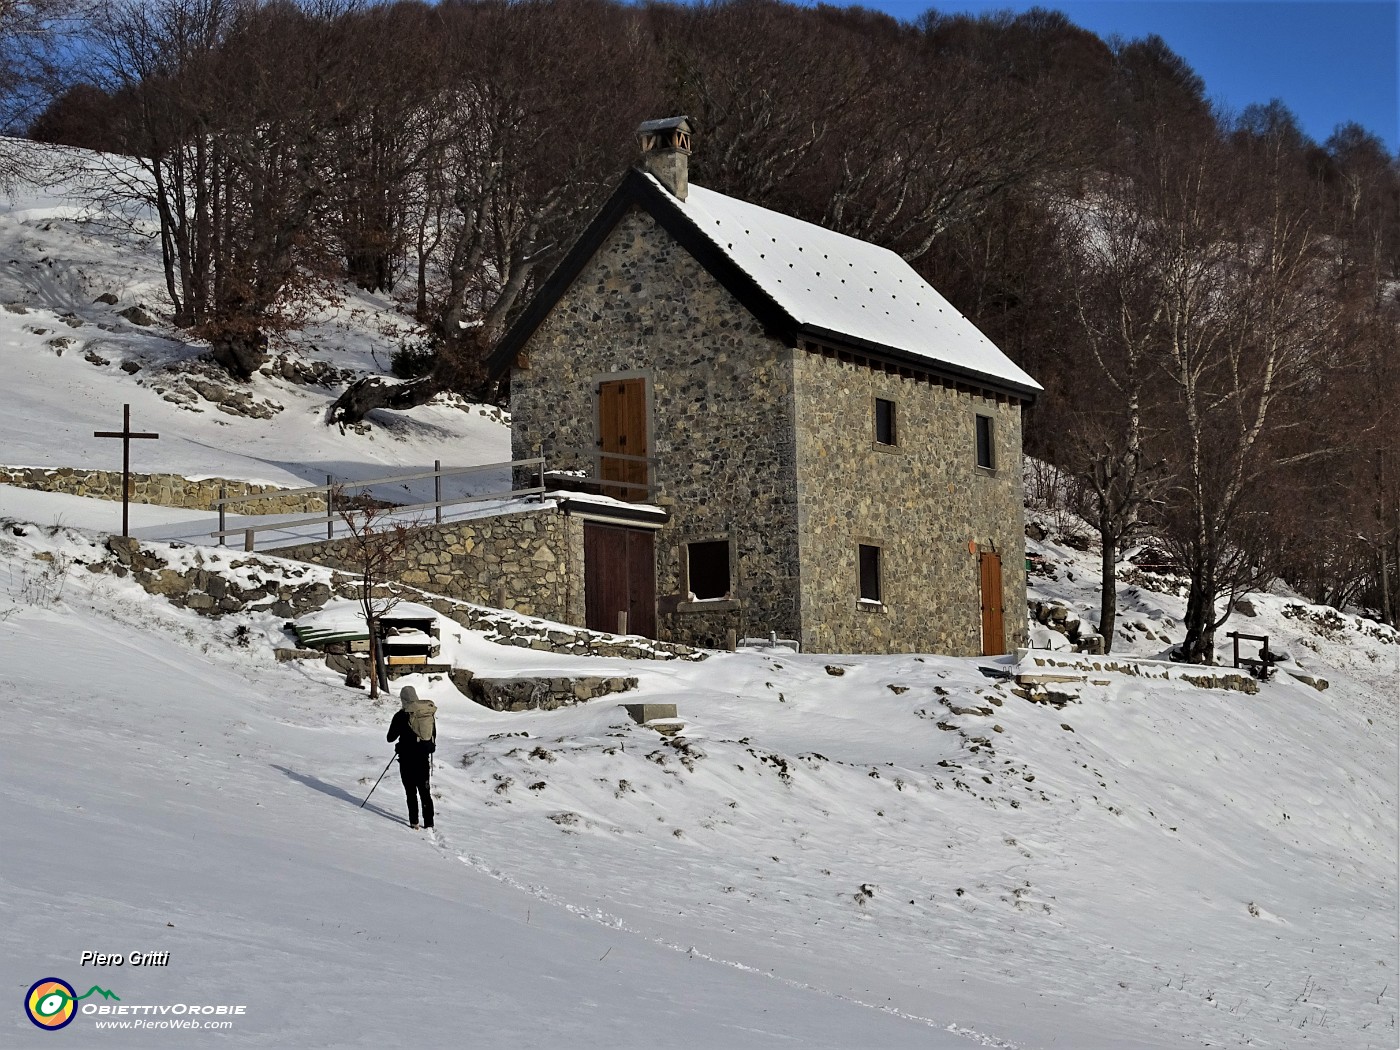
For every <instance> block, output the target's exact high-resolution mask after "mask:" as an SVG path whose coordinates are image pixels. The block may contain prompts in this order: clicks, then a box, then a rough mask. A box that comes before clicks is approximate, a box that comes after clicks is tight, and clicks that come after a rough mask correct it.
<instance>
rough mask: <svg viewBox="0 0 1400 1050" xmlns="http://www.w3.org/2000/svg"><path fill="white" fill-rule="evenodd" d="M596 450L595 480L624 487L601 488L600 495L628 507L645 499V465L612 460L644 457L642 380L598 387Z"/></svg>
mask: <svg viewBox="0 0 1400 1050" xmlns="http://www.w3.org/2000/svg"><path fill="white" fill-rule="evenodd" d="M598 449H599V451H600V452H602V453H603V455H602V456H601V457H600V462H599V465H598V476H599V478H601V479H602V480H603V481H621V482H626V483H627V484H626V485H604V486H603V495H605V496H612V497H613V498H614V499H623V500H628V501H629V502H632V503H637V502H640V501H642V500H645V499H647V498H648V496H649V493H648V491H647V479H648V472H647V463H646V461H645V460H640V459H620V458H616V457H617V456H629V457H630V456H645V455H647V387H646V380H645V379H618V380H609V381H608V382H606V383H603V384H601V385H600V386H599V387H598ZM609 453H613V454H614V455H609Z"/></svg>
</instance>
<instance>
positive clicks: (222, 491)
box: [219, 484, 228, 547]
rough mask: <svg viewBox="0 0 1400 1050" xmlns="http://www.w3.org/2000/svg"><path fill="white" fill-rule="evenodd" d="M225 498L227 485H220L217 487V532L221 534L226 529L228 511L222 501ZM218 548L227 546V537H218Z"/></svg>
mask: <svg viewBox="0 0 1400 1050" xmlns="http://www.w3.org/2000/svg"><path fill="white" fill-rule="evenodd" d="M227 497H228V486H227V485H224V484H220V485H219V531H220V532H223V531H224V529H226V528H227V527H228V521H227V514H226V511H227V510H228V508H227V507H225V506H224V500H225V499H226V498H227ZM219 546H220V547H226V546H228V537H227V536H220V537H219Z"/></svg>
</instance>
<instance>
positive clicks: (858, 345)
mask: <svg viewBox="0 0 1400 1050" xmlns="http://www.w3.org/2000/svg"><path fill="white" fill-rule="evenodd" d="M795 334H796V336H797V338H798V339H799V340H810V341H811V342H814V343H819V344H821V345H823V346H827V347H830V348H831V349H832V350H834V351H836V352H838V353H840V352H843V351H844V352H846V353H851V354H856V355H859V356H862V357H866V358H869V359H870V360H871V361H874V362H879V363H880V364H882V365H889V366H892V367H894V368H896V369H909V370H911V371H914V372H917V373H921V374H923V375H928V376H933V377H935V378H937V379H946V380H948V381H949V382H951V383H955V384H961V385H966V386H969V387H976V388H977V389H979V390H983V391H985V392H987V393H989V394H991V395H992V396H994V397H995V396H1000V397H1008V398H1013V399H1015V400H1016V401H1019V402H1021V403H1022V404H1025V405H1032V404H1034V403H1035V399H1036V395H1037V394H1039V393H1040V391H1039V390H1036V389H1035V388H1034V387H1028V386H1023V385H1022V384H1020V383H1013V382H1011V381H1009V380H1005V379H998V378H996V377H994V376H989V375H986V374H985V373H982V372H976V371H973V370H972V369H969V368H959V367H958V366H957V365H952V364H948V363H947V362H944V361H935V360H933V359H932V358H928V357H923V356H921V355H919V354H911V353H909V352H907V351H904V350H898V349H896V348H895V347H892V346H886V345H884V344H883V343H875V342H871V341H869V340H866V339H858V338H854V337H852V336H849V335H845V334H843V333H841V332H833V331H831V330H830V329H826V328H814V327H812V326H811V325H799V326H798V327H797V330H796V333H795Z"/></svg>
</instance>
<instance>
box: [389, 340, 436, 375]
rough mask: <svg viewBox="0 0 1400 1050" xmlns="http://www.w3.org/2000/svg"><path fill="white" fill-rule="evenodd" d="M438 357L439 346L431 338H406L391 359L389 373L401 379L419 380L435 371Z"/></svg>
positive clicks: (400, 342) (401, 341)
mask: <svg viewBox="0 0 1400 1050" xmlns="http://www.w3.org/2000/svg"><path fill="white" fill-rule="evenodd" d="M437 355H438V351H437V344H436V343H435V341H434V340H433V339H431V338H430V337H427V336H418V337H405V338H404V339H402V340H400V341H399V345H398V349H396V350H395V351H394V353H393V355H392V356H391V357H390V358H389V371H391V372H393V373H394V375H396V376H397V377H398V378H400V379H419V378H421V377H423V376H425V375H427V374H428V373H429V372H431V371H432V370H433V366H434V364H436V362H437Z"/></svg>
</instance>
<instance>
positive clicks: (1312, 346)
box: [1139, 134, 1333, 662]
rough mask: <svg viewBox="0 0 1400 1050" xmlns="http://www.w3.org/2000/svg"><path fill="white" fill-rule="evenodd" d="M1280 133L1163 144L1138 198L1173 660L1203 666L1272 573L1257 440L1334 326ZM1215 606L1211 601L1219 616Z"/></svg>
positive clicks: (1266, 461)
mask: <svg viewBox="0 0 1400 1050" xmlns="http://www.w3.org/2000/svg"><path fill="white" fill-rule="evenodd" d="M1284 145H1285V143H1284V142H1283V140H1282V139H1281V138H1280V137H1277V136H1271V135H1267V134H1265V135H1257V134H1248V135H1246V136H1245V137H1244V138H1242V139H1241V140H1239V141H1237V142H1235V143H1231V144H1227V143H1224V142H1219V141H1209V140H1207V141H1197V142H1191V143H1182V142H1178V143H1174V144H1171V145H1168V144H1165V143H1163V144H1161V145H1160V146H1158V147H1157V148H1156V149H1155V150H1154V155H1153V158H1152V167H1151V169H1150V170H1149V172H1148V173H1147V174H1148V175H1150V177H1151V182H1150V183H1148V184H1146V186H1145V188H1146V190H1147V192H1146V193H1145V194H1144V195H1143V196H1141V197H1140V198H1139V201H1140V206H1142V207H1144V209H1146V214H1147V216H1148V219H1149V221H1150V222H1151V223H1152V225H1153V229H1154V240H1155V244H1154V254H1155V256H1156V257H1157V259H1158V260H1159V263H1160V267H1161V271H1160V278H1159V279H1160V280H1161V281H1162V283H1163V294H1162V309H1161V316H1160V321H1159V323H1158V327H1159V329H1160V354H1161V358H1160V359H1161V362H1162V365H1163V368H1164V370H1165V372H1166V375H1167V377H1168V379H1169V381H1170V382H1171V384H1172V386H1173V388H1174V402H1175V407H1176V411H1177V412H1178V421H1177V425H1176V427H1175V429H1174V431H1173V433H1172V435H1171V436H1172V439H1173V442H1172V446H1173V448H1174V449H1175V454H1174V455H1173V457H1172V460H1173V465H1174V471H1173V473H1174V475H1175V479H1174V483H1173V485H1172V486H1170V487H1169V488H1168V490H1167V492H1166V502H1167V506H1166V513H1165V514H1164V518H1163V523H1164V525H1165V527H1166V539H1167V542H1168V545H1169V547H1170V548H1171V549H1172V551H1173V553H1174V554H1175V555H1176V557H1177V559H1178V560H1179V562H1180V563H1181V564H1182V565H1183V567H1185V569H1186V570H1187V572H1188V575H1189V577H1190V585H1189V592H1188V595H1187V606H1186V616H1185V627H1186V637H1185V641H1184V642H1183V644H1182V651H1183V655H1184V657H1185V658H1186V659H1187V660H1190V661H1193V662H1211V661H1212V660H1213V653H1214V644H1215V632H1216V630H1217V629H1218V628H1219V627H1220V626H1221V625H1222V624H1223V623H1224V622H1225V620H1226V619H1227V618H1228V617H1229V615H1230V612H1231V607H1232V605H1233V602H1234V600H1235V599H1236V598H1237V597H1238V596H1239V595H1241V594H1242V593H1243V592H1245V591H1247V590H1250V589H1253V588H1256V587H1258V586H1260V585H1261V584H1262V583H1263V582H1265V581H1266V580H1267V579H1269V578H1270V577H1271V576H1272V575H1273V574H1274V572H1275V569H1276V565H1275V564H1274V563H1273V562H1272V561H1271V555H1272V553H1273V546H1272V545H1273V544H1274V542H1275V540H1276V537H1275V536H1274V534H1273V533H1272V532H1271V529H1270V527H1269V520H1268V512H1267V509H1266V507H1265V506H1263V505H1262V504H1261V503H1260V502H1259V498H1258V497H1260V495H1261V494H1262V491H1263V489H1264V487H1265V482H1266V481H1267V479H1268V478H1270V477H1271V476H1272V475H1273V474H1274V473H1275V472H1277V471H1278V470H1279V469H1280V468H1282V467H1285V466H1288V465H1290V464H1291V463H1296V462H1300V461H1301V459H1302V458H1311V457H1316V456H1320V455H1324V454H1326V452H1327V451H1328V450H1325V449H1311V450H1308V451H1306V452H1303V453H1300V454H1299V455H1298V456H1295V457H1292V458H1291V459H1288V460H1284V459H1279V458H1278V457H1276V456H1274V455H1272V454H1271V438H1272V435H1273V434H1274V433H1275V432H1276V430H1277V428H1278V427H1279V426H1280V425H1283V424H1286V423H1287V413H1286V407H1287V404H1288V401H1289V399H1290V397H1292V396H1293V395H1295V394H1297V393H1298V392H1299V391H1300V390H1301V389H1303V388H1305V387H1306V386H1307V385H1308V384H1309V383H1311V382H1312V381H1313V380H1314V379H1315V378H1316V376H1317V374H1318V369H1320V368H1322V367H1323V366H1324V365H1325V363H1326V361H1325V357H1324V355H1323V353H1322V351H1323V349H1324V348H1325V347H1326V346H1327V345H1328V341H1327V336H1328V333H1329V329H1330V327H1331V325H1332V322H1333V316H1332V313H1333V311H1332V309H1331V307H1330V305H1329V304H1328V303H1327V301H1326V298H1325V296H1323V295H1321V294H1320V292H1321V285H1322V283H1323V282H1322V278H1323V274H1324V267H1323V265H1322V262H1321V260H1320V258H1319V249H1320V246H1321V245H1320V238H1319V235H1318V230H1317V224H1316V219H1315V216H1314V215H1313V213H1312V211H1311V210H1310V208H1309V205H1308V201H1307V200H1306V198H1305V197H1304V196H1303V195H1302V194H1301V193H1299V192H1297V189H1298V186H1299V183H1298V182H1297V178H1298V173H1297V171H1296V170H1294V169H1293V168H1292V166H1291V165H1292V164H1293V162H1294V161H1295V160H1296V157H1294V156H1292V155H1291V154H1289V153H1288V152H1287V150H1285V149H1284ZM1222 601H1223V608H1222Z"/></svg>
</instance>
